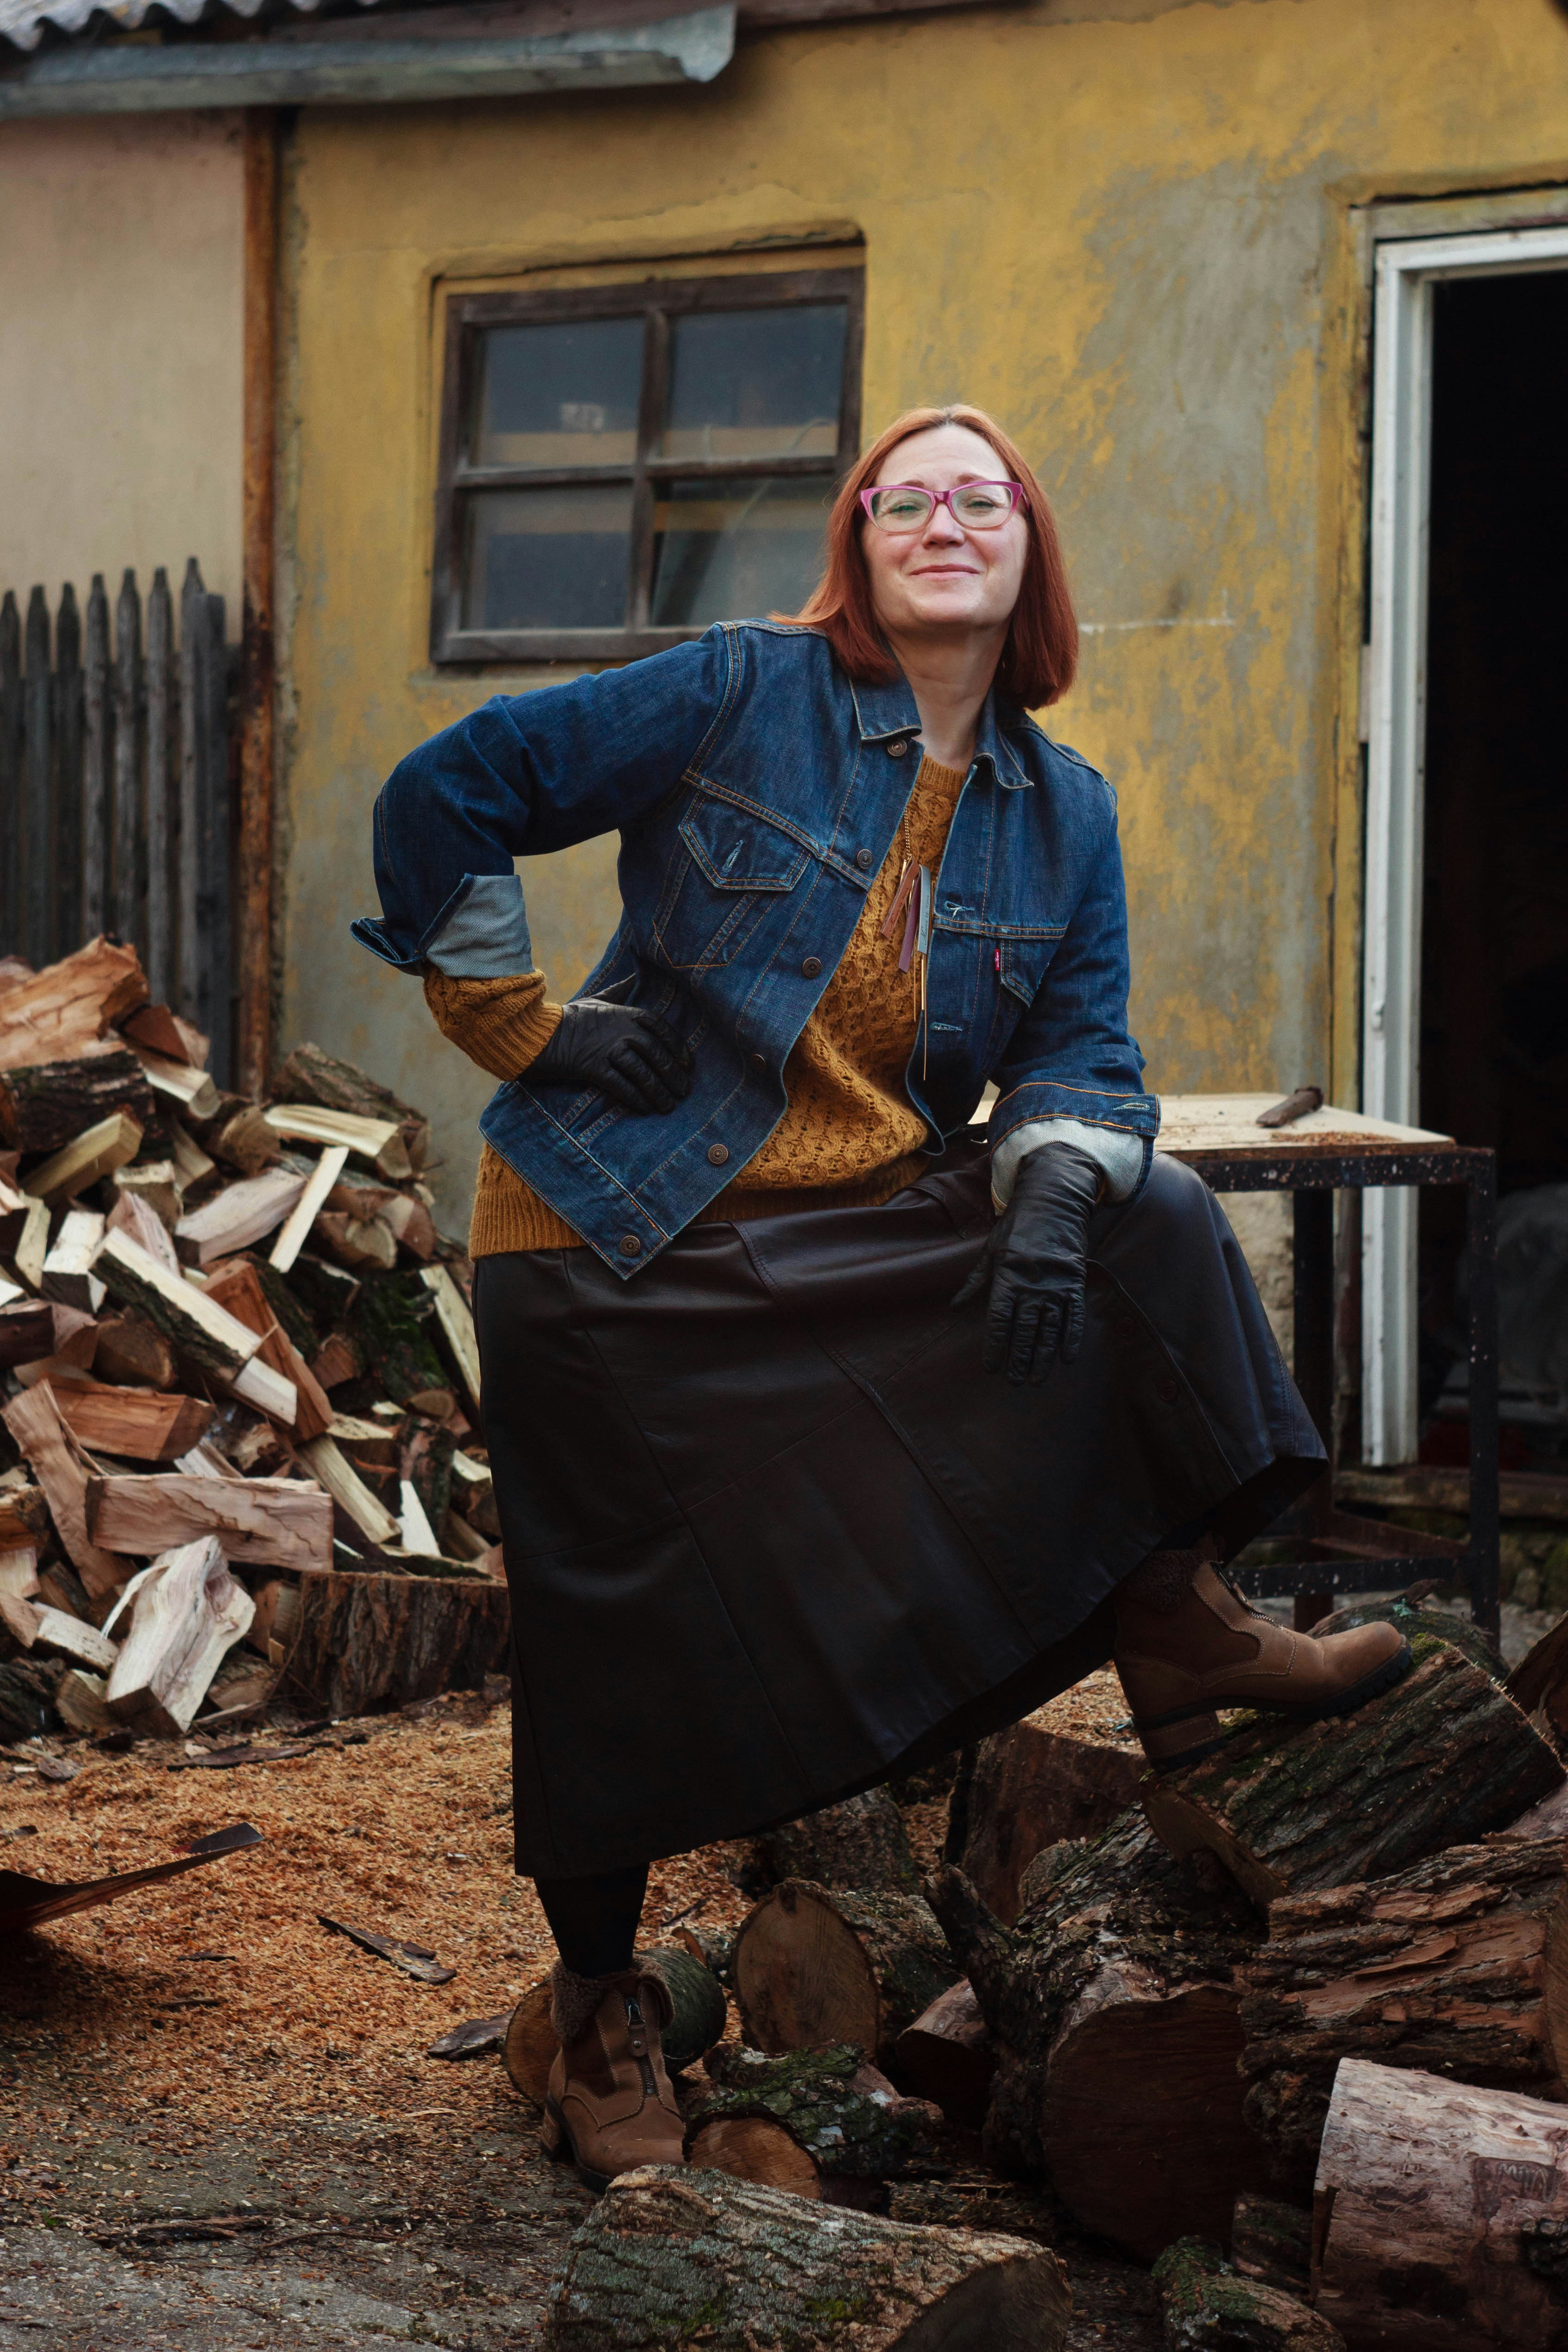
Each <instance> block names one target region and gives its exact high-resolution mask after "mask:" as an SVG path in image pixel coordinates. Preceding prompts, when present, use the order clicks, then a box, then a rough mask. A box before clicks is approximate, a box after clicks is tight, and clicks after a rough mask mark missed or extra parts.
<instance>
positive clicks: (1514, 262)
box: [1362, 207, 1568, 1462]
mask: <svg viewBox="0 0 1568 2352" xmlns="http://www.w3.org/2000/svg"><path fill="white" fill-rule="evenodd" d="M1423 209H1424V210H1425V209H1426V208H1425V207H1424V208H1423ZM1373 250H1374V254H1375V269H1374V278H1373V356H1374V372H1373V458H1372V542H1371V564H1372V596H1371V642H1370V644H1369V646H1368V648H1367V656H1366V658H1367V661H1368V665H1369V673H1368V679H1367V803H1366V898H1365V909H1366V913H1365V922H1366V940H1365V961H1364V969H1363V1034H1362V1108H1363V1110H1364V1111H1366V1112H1368V1113H1370V1114H1371V1116H1372V1117H1373V1118H1387V1119H1395V1120H1397V1121H1398V1122H1399V1124H1400V1125H1401V1126H1402V1127H1414V1126H1415V1124H1416V1118H1417V1112H1418V1109H1419V1107H1420V1080H1421V1066H1420V1024H1421V867H1422V830H1423V814H1424V808H1423V803H1424V785H1425V769H1426V740H1425V739H1426V572H1427V561H1426V559H1427V527H1428V517H1429V511H1430V491H1431V443H1432V289H1433V288H1434V286H1435V285H1436V284H1437V282H1438V281H1439V280H1440V279H1443V278H1489V277H1493V276H1499V275H1503V274H1509V275H1523V274H1525V273H1527V272H1533V271H1541V270H1548V269H1563V268H1568V224H1565V225H1563V226H1551V227H1541V228H1519V229H1490V230H1487V231H1483V232H1472V233H1469V234H1466V233H1464V232H1463V231H1462V230H1461V231H1459V232H1458V233H1457V234H1455V235H1452V236H1424V237H1416V238H1411V237H1406V238H1404V239H1400V238H1397V237H1395V238H1390V239H1387V240H1380V241H1379V242H1378V243H1377V244H1376V245H1375V246H1374V248H1373ZM1459 1140H1460V1141H1461V1142H1466V1141H1468V1140H1469V1139H1468V1138H1467V1137H1464V1136H1461V1137H1460V1139H1459ZM1415 1198H1416V1196H1415V1193H1414V1192H1410V1191H1406V1190H1400V1191H1390V1190H1387V1189H1382V1190H1378V1189H1370V1188H1369V1189H1368V1190H1367V1191H1366V1192H1363V1195H1362V1221H1363V1222H1362V1449H1363V1455H1364V1458H1365V1459H1366V1460H1367V1461H1368V1462H1408V1461H1411V1460H1413V1459H1414V1457H1415V1442H1416V1399H1415V1370H1416V1365H1415V1352H1416V1351H1415V1222H1416V1221H1415Z"/></svg>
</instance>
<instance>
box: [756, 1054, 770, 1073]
mask: <svg viewBox="0 0 1568 2352" xmlns="http://www.w3.org/2000/svg"><path fill="white" fill-rule="evenodd" d="M767 1066H768V1057H767V1055H765V1054H753V1055H752V1069H753V1070H765V1069H766V1068H767Z"/></svg>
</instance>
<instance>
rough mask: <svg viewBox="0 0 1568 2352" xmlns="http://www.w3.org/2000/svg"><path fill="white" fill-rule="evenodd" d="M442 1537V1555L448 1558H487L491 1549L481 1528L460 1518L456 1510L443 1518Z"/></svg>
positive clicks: (450, 1511)
mask: <svg viewBox="0 0 1568 2352" xmlns="http://www.w3.org/2000/svg"><path fill="white" fill-rule="evenodd" d="M440 1537H441V1552H442V1557H443V1558H444V1559H462V1560H481V1559H488V1558H489V1553H490V1550H491V1546H490V1545H489V1544H488V1543H487V1542H486V1541H485V1538H484V1537H483V1536H482V1535H480V1533H479V1529H478V1528H471V1527H470V1526H469V1525H468V1521H467V1519H460V1518H459V1517H458V1514H457V1512H456V1511H452V1510H449V1511H448V1512H447V1516H446V1517H445V1518H444V1519H443V1520H442V1522H441V1527H440Z"/></svg>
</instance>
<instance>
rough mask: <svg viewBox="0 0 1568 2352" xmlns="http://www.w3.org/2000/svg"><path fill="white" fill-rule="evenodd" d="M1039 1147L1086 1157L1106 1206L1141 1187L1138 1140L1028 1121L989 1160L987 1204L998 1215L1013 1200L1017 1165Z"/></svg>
mask: <svg viewBox="0 0 1568 2352" xmlns="http://www.w3.org/2000/svg"><path fill="white" fill-rule="evenodd" d="M1044 1143H1070V1144H1072V1145H1073V1146H1074V1147H1075V1149H1076V1150H1079V1151H1082V1152H1084V1153H1086V1154H1087V1155H1088V1157H1089V1159H1090V1160H1093V1161H1094V1163H1095V1166H1096V1167H1097V1168H1098V1169H1099V1170H1100V1172H1101V1174H1102V1175H1103V1176H1104V1178H1105V1191H1106V1197H1107V1198H1108V1199H1109V1200H1112V1201H1130V1200H1131V1198H1132V1195H1133V1193H1134V1192H1136V1191H1137V1190H1138V1187H1139V1184H1140V1183H1141V1182H1142V1176H1143V1162H1144V1158H1145V1155H1146V1150H1147V1147H1146V1145H1145V1143H1144V1139H1143V1138H1142V1136H1141V1135H1129V1133H1128V1132H1127V1130H1126V1129H1125V1128H1118V1127H1090V1126H1089V1125H1088V1124H1087V1123H1086V1122H1085V1121H1084V1120H1083V1119H1081V1118H1032V1119H1030V1120H1028V1121H1027V1123H1026V1125H1025V1126H1023V1127H1016V1128H1014V1129H1012V1131H1011V1133H1010V1134H1007V1135H1005V1136H1004V1137H1003V1139H1002V1140H1001V1142H1000V1143H999V1144H998V1145H997V1146H996V1148H995V1150H994V1151H993V1152H992V1154H991V1198H992V1201H993V1202H994V1205H995V1208H996V1212H997V1214H998V1215H1000V1214H1001V1213H1002V1211H1003V1210H1004V1209H1005V1207H1006V1205H1007V1203H1008V1202H1009V1201H1010V1200H1011V1199H1012V1197H1013V1187H1014V1185H1015V1184H1016V1182H1017V1181H1018V1164H1019V1162H1020V1160H1025V1159H1026V1158H1027V1156H1028V1154H1029V1153H1030V1152H1031V1151H1037V1150H1039V1149H1040V1146H1041V1145H1042V1144H1044Z"/></svg>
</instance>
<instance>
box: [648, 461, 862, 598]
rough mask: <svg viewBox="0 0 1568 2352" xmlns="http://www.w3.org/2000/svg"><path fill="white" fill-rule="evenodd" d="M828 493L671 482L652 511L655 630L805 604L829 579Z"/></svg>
mask: <svg viewBox="0 0 1568 2352" xmlns="http://www.w3.org/2000/svg"><path fill="white" fill-rule="evenodd" d="M831 499H832V488H831V485H830V484H828V483H827V482H826V481H815V482H809V481H808V482H791V481H783V482H766V481H764V482H735V483H732V484H721V483H713V482H672V483H670V484H669V485H668V488H666V489H664V490H663V491H662V492H661V493H660V496H659V499H658V505H657V506H656V508H655V509H654V543H653V605H652V611H651V614H650V615H649V617H650V619H651V620H652V621H653V623H654V625H655V626H656V627H661V628H670V627H677V626H680V625H687V626H690V625H706V624H707V623H708V622H710V621H736V620H743V619H745V618H747V617H748V616H751V615H754V614H763V613H769V612H773V611H774V610H782V611H784V612H793V611H794V609H795V606H796V605H798V604H805V600H806V598H807V597H808V596H809V595H810V593H811V592H812V590H813V589H814V588H815V587H816V581H817V575H818V573H819V572H821V570H822V541H823V533H824V531H825V530H826V524H827V509H828V505H829V503H830V501H831Z"/></svg>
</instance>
